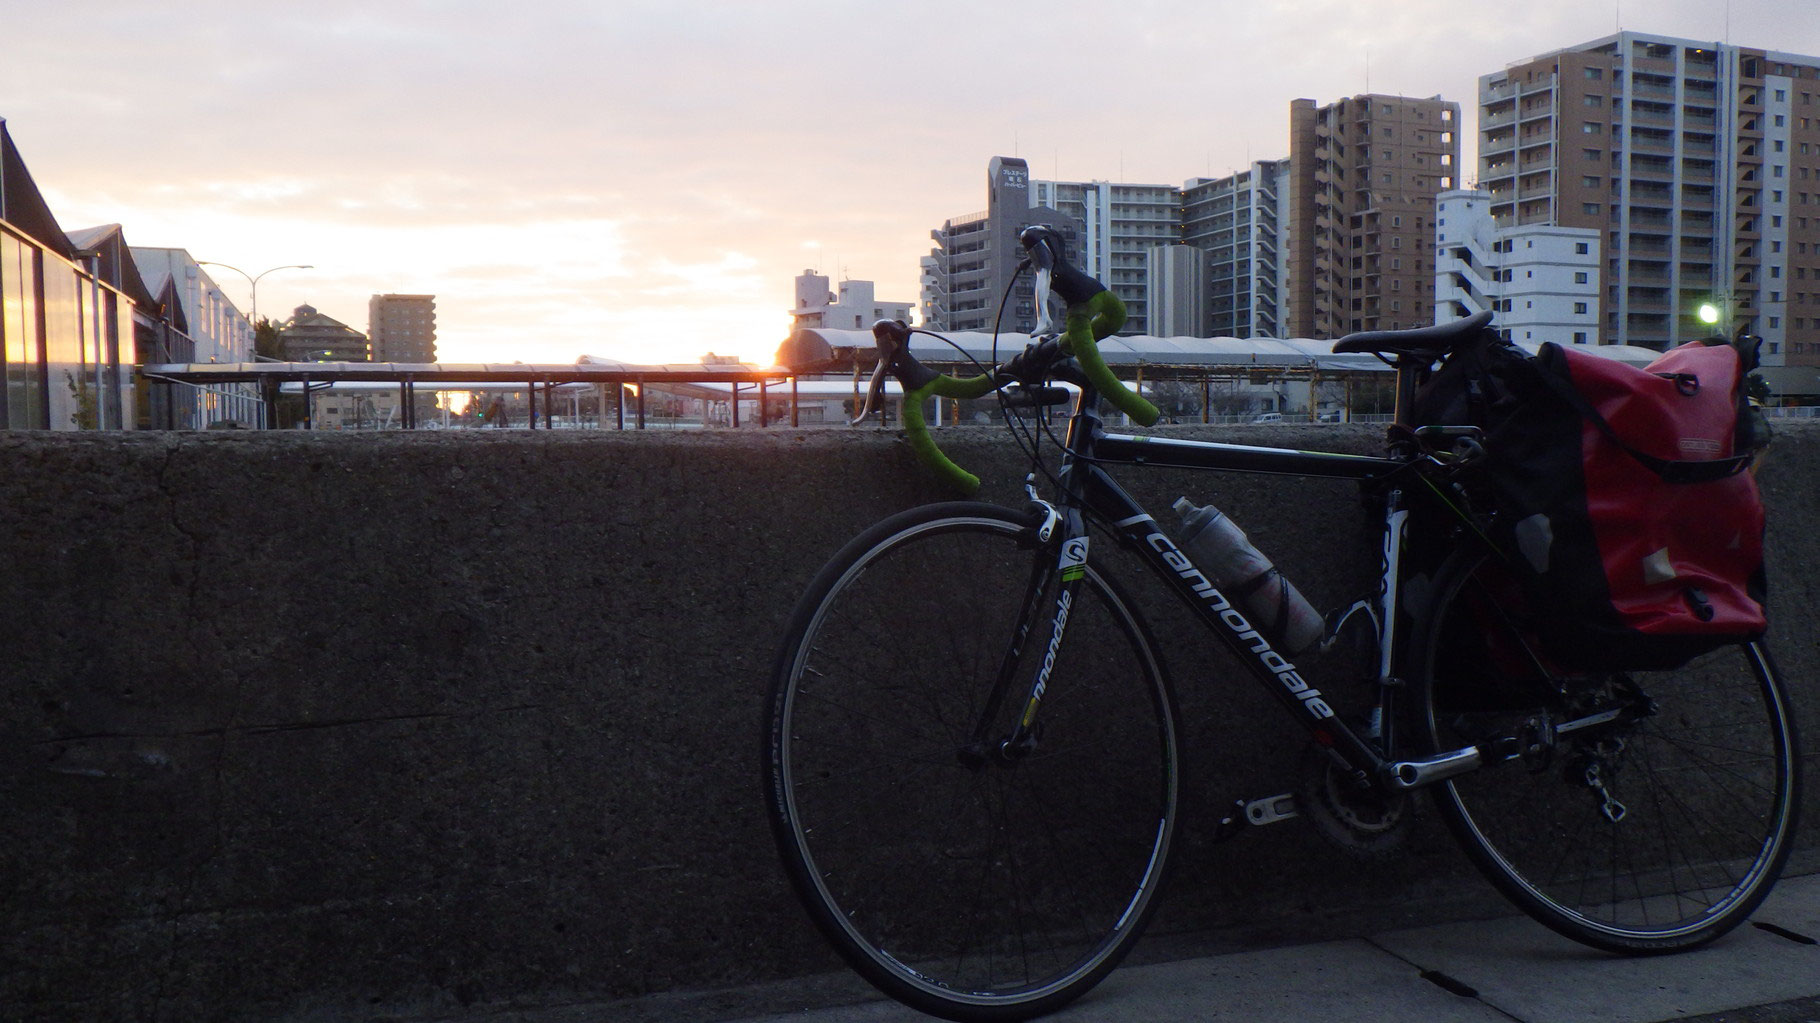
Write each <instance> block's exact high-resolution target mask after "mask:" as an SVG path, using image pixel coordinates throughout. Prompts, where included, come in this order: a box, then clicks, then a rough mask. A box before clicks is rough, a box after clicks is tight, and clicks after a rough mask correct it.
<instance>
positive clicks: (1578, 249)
mask: <svg viewBox="0 0 1820 1023" xmlns="http://www.w3.org/2000/svg"><path fill="white" fill-rule="evenodd" d="M1590 251H1591V249H1590V248H1588V246H1587V243H1586V242H1574V253H1575V254H1576V255H1581V256H1584V255H1586V254H1587V253H1588V252H1590Z"/></svg>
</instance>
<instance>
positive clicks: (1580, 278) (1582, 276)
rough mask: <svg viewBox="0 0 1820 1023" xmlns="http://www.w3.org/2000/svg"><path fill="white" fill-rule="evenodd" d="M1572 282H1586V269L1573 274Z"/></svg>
mask: <svg viewBox="0 0 1820 1023" xmlns="http://www.w3.org/2000/svg"><path fill="white" fill-rule="evenodd" d="M1574 283H1575V284H1585V283H1586V271H1584V270H1582V271H1580V272H1579V273H1577V274H1574Z"/></svg>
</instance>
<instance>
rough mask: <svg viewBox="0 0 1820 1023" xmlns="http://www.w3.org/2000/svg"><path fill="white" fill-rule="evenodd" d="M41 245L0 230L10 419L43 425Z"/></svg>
mask: <svg viewBox="0 0 1820 1023" xmlns="http://www.w3.org/2000/svg"><path fill="white" fill-rule="evenodd" d="M38 261H39V256H38V249H37V247H36V246H33V245H27V244H26V243H25V242H24V241H23V240H22V239H20V238H18V237H16V236H14V235H13V234H11V233H10V232H5V231H0V334H4V337H5V353H6V399H5V401H6V425H7V427H8V428H9V429H14V430H34V429H37V430H41V429H45V428H46V427H48V426H49V425H50V423H49V421H48V419H47V418H46V412H45V390H46V388H45V384H44V361H43V358H42V352H43V349H42V346H41V344H40V340H39V329H38V328H39V324H40V322H42V321H41V320H40V317H39V305H38Z"/></svg>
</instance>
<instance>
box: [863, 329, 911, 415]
mask: <svg viewBox="0 0 1820 1023" xmlns="http://www.w3.org/2000/svg"><path fill="white" fill-rule="evenodd" d="M909 338H910V333H909V329H908V328H906V327H905V326H904V325H903V324H901V323H898V322H896V321H895V320H879V321H878V322H877V323H874V324H873V325H872V343H873V344H874V345H875V346H876V347H877V349H878V365H877V366H876V367H874V368H873V370H872V380H871V381H870V382H869V383H867V384H866V401H865V407H863V408H861V409H860V410H859V414H858V415H856V416H854V417H853V418H852V419H851V420H850V421H848V423H847V425H848V426H858V425H859V424H861V423H863V422H865V421H866V418H867V417H868V416H870V415H872V410H873V408H874V407H876V406H877V404H878V401H879V398H880V396H881V395H882V394H883V393H884V390H885V374H886V373H889V372H890V371H891V364H892V363H894V362H896V361H897V352H898V349H899V348H900V347H901V346H903V345H905V344H908V343H909Z"/></svg>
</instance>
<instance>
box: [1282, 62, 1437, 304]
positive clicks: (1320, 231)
mask: <svg viewBox="0 0 1820 1023" xmlns="http://www.w3.org/2000/svg"><path fill="white" fill-rule="evenodd" d="M1459 126H1460V106H1459V104H1457V103H1451V102H1448V101H1446V100H1443V99H1441V98H1440V97H1439V96H1436V97H1432V98H1429V99H1410V98H1408V97H1406V96H1383V95H1376V94H1371V95H1364V96H1354V97H1352V98H1350V99H1343V100H1340V101H1339V102H1338V103H1333V104H1330V105H1328V106H1324V107H1317V106H1315V103H1314V101H1313V100H1311V99H1298V100H1295V101H1293V102H1291V103H1290V105H1289V196H1288V207H1289V212H1288V217H1289V223H1290V229H1289V231H1288V232H1287V238H1288V241H1287V252H1286V253H1285V255H1284V284H1285V289H1284V303H1283V305H1284V310H1285V313H1286V316H1285V321H1284V324H1283V329H1284V335H1285V336H1287V337H1338V336H1340V335H1342V334H1347V333H1350V332H1352V331H1356V330H1386V329H1392V328H1397V327H1420V326H1426V325H1429V324H1432V323H1433V322H1434V208H1435V197H1436V196H1437V195H1439V194H1440V193H1441V192H1444V191H1447V190H1449V189H1452V188H1457V187H1459V184H1460V182H1459V180H1458V179H1459V165H1460V136H1459V130H1460V128H1459Z"/></svg>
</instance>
